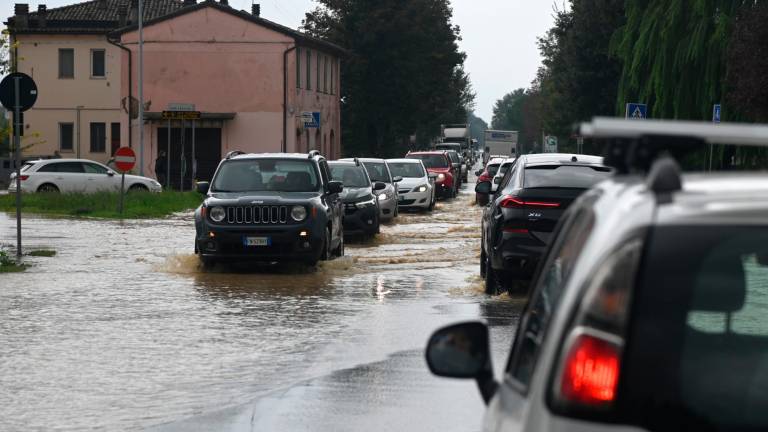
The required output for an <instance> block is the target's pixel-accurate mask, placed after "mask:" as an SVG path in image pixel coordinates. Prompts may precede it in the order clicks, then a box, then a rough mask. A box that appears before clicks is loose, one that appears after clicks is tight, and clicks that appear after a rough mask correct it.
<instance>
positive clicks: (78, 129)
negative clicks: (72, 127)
mask: <svg viewBox="0 0 768 432" xmlns="http://www.w3.org/2000/svg"><path fill="white" fill-rule="evenodd" d="M83 108H85V107H84V106H82V105H78V106H76V107H75V109H76V110H77V158H78V159H80V110H82V109H83Z"/></svg>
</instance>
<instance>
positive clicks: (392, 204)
mask: <svg viewBox="0 0 768 432" xmlns="http://www.w3.org/2000/svg"><path fill="white" fill-rule="evenodd" d="M460 170H461V166H460V164H458V163H456V164H453V163H451V159H450V155H449V152H446V151H436V152H414V153H408V154H407V155H406V156H405V158H402V159H387V160H384V159H374V158H351V159H341V160H337V161H327V160H326V159H325V158H324V157H323V156H322V155H321V154H320V153H319V152H318V151H316V150H313V151H311V152H309V153H308V154H286V153H278V154H244V153H242V152H237V151H235V152H230V153H229V154H227V156H226V157H225V158H224V159H223V160H222V161H221V162H220V164H219V167H218V168H217V170H216V172H215V174H214V176H213V179H212V181H211V182H210V183H209V182H199V183H198V185H197V188H198V191H199V192H200V193H203V194H205V195H206V198H205V201H204V202H203V203H202V205H201V206H200V207H199V208H198V209H197V210H196V211H195V232H196V235H195V253H196V254H197V255H198V256H199V257H200V260H201V262H202V263H203V265H204V266H211V265H215V264H216V263H218V262H222V261H227V262H232V261H246V260H247V261H267V262H273V261H302V262H304V263H306V264H307V265H310V266H313V265H315V264H316V263H317V262H318V261H323V260H329V259H332V258H334V257H339V256H343V255H344V236H345V235H346V236H363V237H372V236H375V235H376V234H378V233H379V231H380V226H381V222H382V221H384V220H392V219H394V218H396V217H397V216H398V214H399V211H400V209H418V210H423V211H431V210H433V209H434V207H435V202H436V200H437V199H438V197H443V198H450V197H455V196H456V194H457V192H458V188H459V187H460V186H459V185H460V183H459V182H460V177H461V171H460Z"/></svg>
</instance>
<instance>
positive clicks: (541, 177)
mask: <svg viewBox="0 0 768 432" xmlns="http://www.w3.org/2000/svg"><path fill="white" fill-rule="evenodd" d="M610 175H611V170H610V169H609V168H605V167H590V166H578V165H541V166H531V167H526V168H525V178H524V180H523V187H524V188H576V189H589V188H591V187H592V186H594V185H595V184H596V183H599V182H600V181H602V180H604V179H606V178H608V177H609V176H610Z"/></svg>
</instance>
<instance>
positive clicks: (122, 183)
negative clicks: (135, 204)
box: [120, 172, 125, 216]
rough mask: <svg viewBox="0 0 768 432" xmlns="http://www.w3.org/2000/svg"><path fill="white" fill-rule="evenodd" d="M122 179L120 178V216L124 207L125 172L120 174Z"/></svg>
mask: <svg viewBox="0 0 768 432" xmlns="http://www.w3.org/2000/svg"><path fill="white" fill-rule="evenodd" d="M121 177H122V179H121V180H120V216H122V215H123V210H124V209H125V172H123V174H122V176H121Z"/></svg>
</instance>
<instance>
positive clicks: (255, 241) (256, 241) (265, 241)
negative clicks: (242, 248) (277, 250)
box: [243, 237, 272, 246]
mask: <svg viewBox="0 0 768 432" xmlns="http://www.w3.org/2000/svg"><path fill="white" fill-rule="evenodd" d="M243 243H244V244H245V245H246V246H272V239H271V238H269V237H245V238H243Z"/></svg>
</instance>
